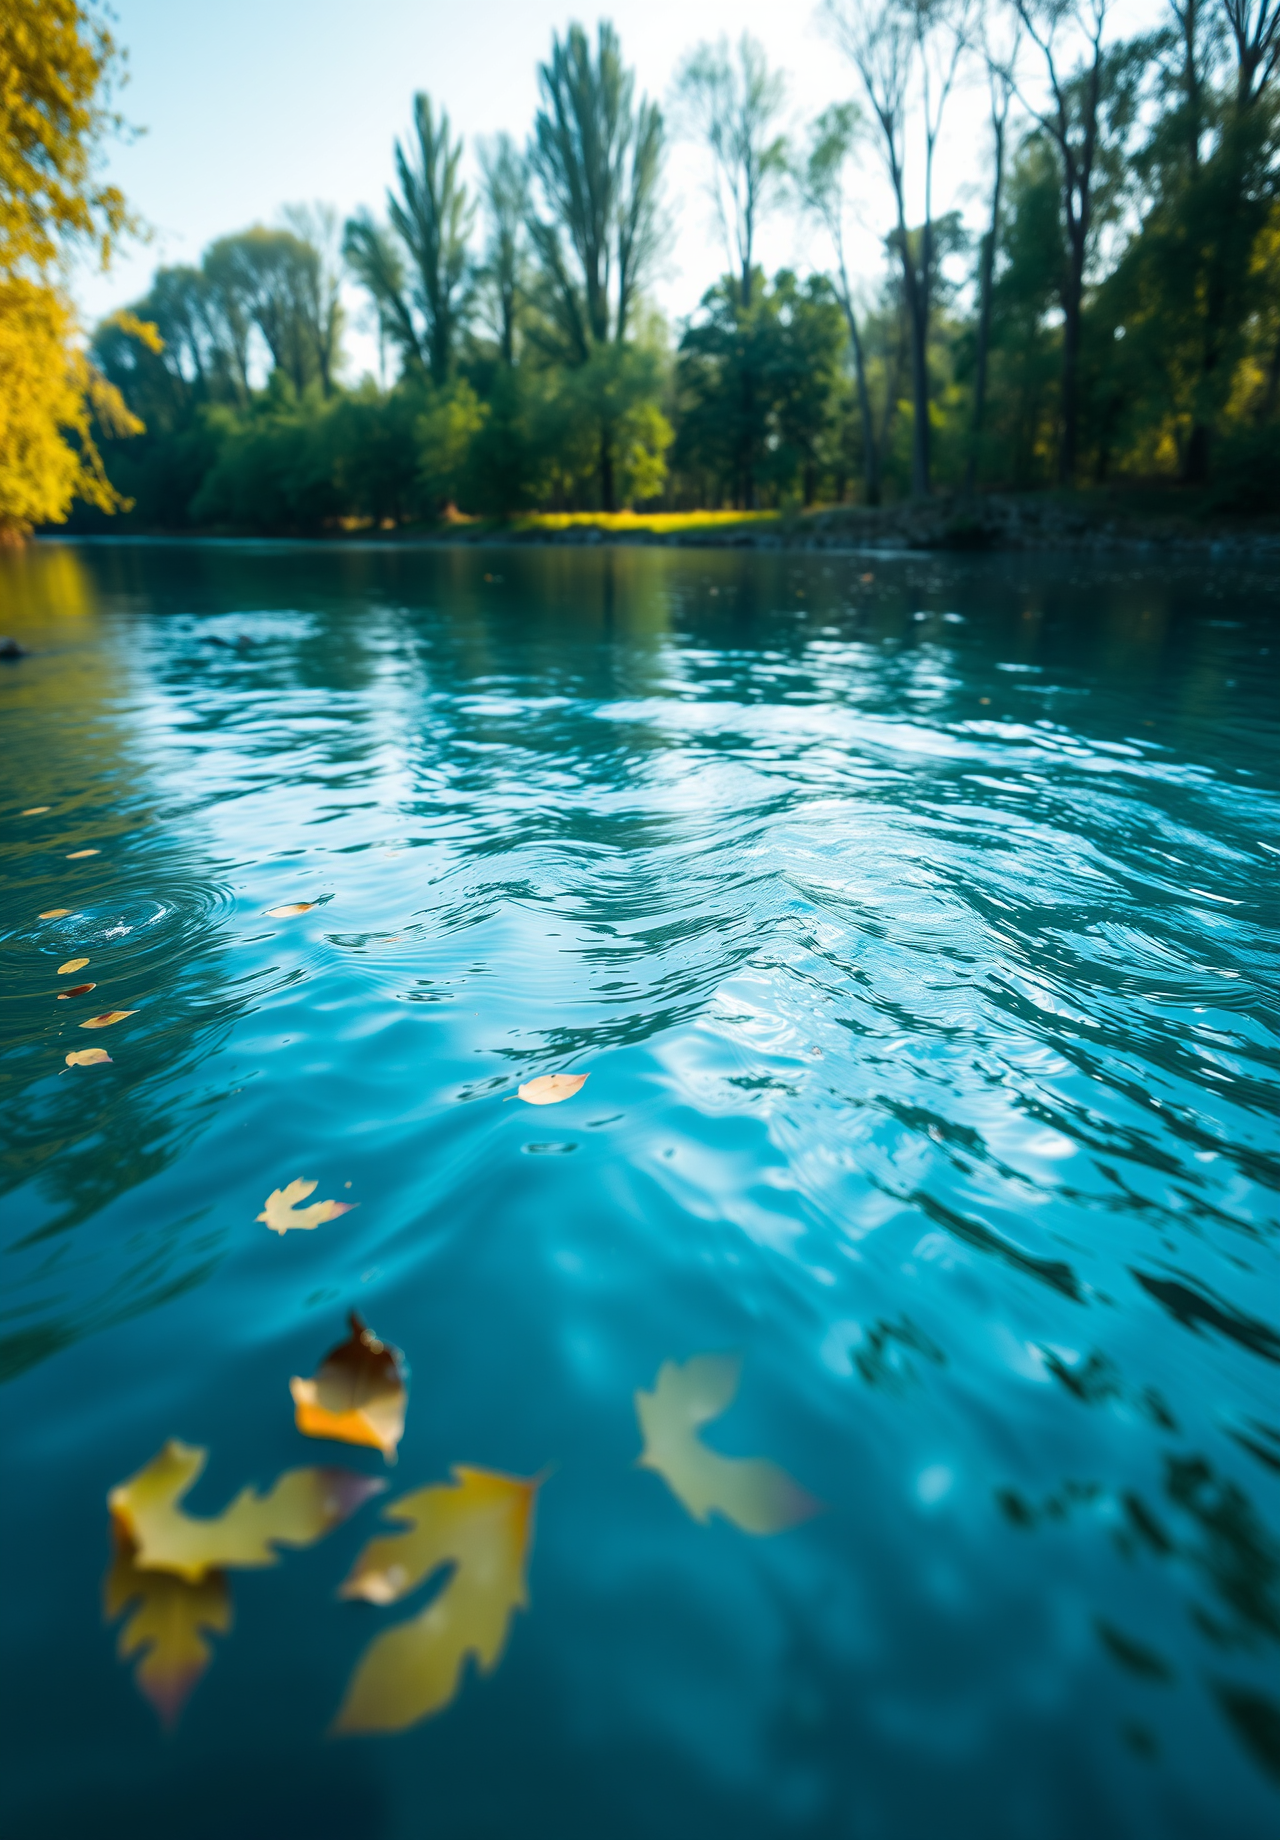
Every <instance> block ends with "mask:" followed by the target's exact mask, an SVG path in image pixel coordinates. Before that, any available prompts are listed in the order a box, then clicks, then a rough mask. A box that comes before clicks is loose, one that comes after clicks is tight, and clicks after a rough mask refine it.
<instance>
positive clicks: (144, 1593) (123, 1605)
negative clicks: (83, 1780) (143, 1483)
mask: <svg viewBox="0 0 1280 1840" xmlns="http://www.w3.org/2000/svg"><path fill="white" fill-rule="evenodd" d="M112 1530H113V1534H114V1538H115V1548H116V1552H115V1560H114V1562H113V1564H112V1567H111V1570H110V1571H109V1572H108V1573H107V1576H106V1578H105V1580H104V1581H103V1610H104V1612H105V1615H106V1619H107V1621H108V1622H109V1623H113V1622H114V1621H115V1619H116V1618H117V1617H118V1616H119V1615H120V1613H121V1611H123V1610H125V1609H127V1608H128V1606H129V1605H130V1604H134V1605H135V1608H134V1610H133V1611H132V1613H131V1615H130V1616H129V1618H128V1621H127V1622H126V1623H125V1625H124V1627H123V1628H122V1629H121V1631H120V1640H119V1643H118V1644H117V1649H116V1652H117V1654H118V1655H119V1656H120V1659H121V1660H122V1661H128V1660H129V1658H130V1656H132V1655H138V1656H139V1657H140V1658H139V1661H138V1665H137V1667H136V1668H135V1669H134V1673H133V1678H134V1680H135V1681H136V1683H137V1686H138V1689H139V1691H140V1692H142V1693H145V1695H146V1696H147V1698H148V1699H149V1700H150V1701H151V1704H152V1705H153V1706H154V1707H155V1709H156V1711H157V1712H158V1713H159V1715H160V1720H161V1723H162V1724H163V1725H165V1726H166V1727H172V1726H174V1725H176V1724H177V1722H178V1718H179V1716H180V1715H181V1712H182V1708H183V1707H184V1706H185V1705H186V1703H187V1701H188V1699H189V1698H190V1697H191V1692H192V1689H193V1688H194V1687H195V1685H196V1682H197V1681H198V1680H199V1678H200V1676H201V1675H202V1674H203V1673H204V1671H205V1669H206V1668H207V1667H208V1665H209V1663H210V1661H211V1660H212V1659H213V1654H212V1650H211V1649H210V1647H209V1644H208V1642H207V1641H206V1640H205V1631H210V1632H216V1633H217V1634H218V1635H225V1634H226V1633H227V1631H228V1630H229V1629H230V1627H231V1588H230V1586H229V1585H228V1583H227V1576H226V1573H225V1572H208V1573H206V1574H205V1576H204V1577H203V1578H202V1579H200V1581H199V1582H198V1583H197V1584H189V1583H188V1582H187V1580H186V1579H185V1578H176V1577H175V1576H174V1574H173V1573H172V1572H143V1571H139V1569H138V1567H137V1565H136V1564H135V1563H134V1546H133V1541H132V1540H131V1539H130V1538H129V1536H128V1534H127V1533H126V1532H125V1531H124V1529H123V1528H122V1527H120V1526H119V1524H118V1523H116V1522H114V1521H113V1523H112Z"/></svg>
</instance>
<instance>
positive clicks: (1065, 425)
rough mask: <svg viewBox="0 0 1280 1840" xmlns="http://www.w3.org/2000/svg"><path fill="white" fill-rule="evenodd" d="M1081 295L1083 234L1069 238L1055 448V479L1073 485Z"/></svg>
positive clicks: (1065, 484)
mask: <svg viewBox="0 0 1280 1840" xmlns="http://www.w3.org/2000/svg"><path fill="white" fill-rule="evenodd" d="M1083 296H1084V233H1083V231H1081V233H1080V235H1079V236H1078V237H1077V236H1073V237H1072V247H1071V266H1070V269H1069V270H1068V273H1067V286H1066V292H1065V298H1064V300H1063V302H1062V312H1063V324H1062V441H1061V444H1060V446H1059V449H1058V479H1059V483H1060V484H1062V485H1064V486H1071V485H1074V484H1075V477H1076V447H1077V439H1078V434H1079V422H1080V403H1079V378H1080V308H1081V302H1082V299H1083Z"/></svg>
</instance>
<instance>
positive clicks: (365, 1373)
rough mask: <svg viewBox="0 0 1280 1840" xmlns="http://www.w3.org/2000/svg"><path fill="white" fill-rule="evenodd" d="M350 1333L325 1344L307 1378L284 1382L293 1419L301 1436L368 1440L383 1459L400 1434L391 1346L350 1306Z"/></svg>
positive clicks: (399, 1379) (401, 1402)
mask: <svg viewBox="0 0 1280 1840" xmlns="http://www.w3.org/2000/svg"><path fill="white" fill-rule="evenodd" d="M349 1321H350V1323H351V1334H350V1335H349V1336H348V1337H347V1339H346V1341H345V1342H339V1343H338V1346H337V1347H336V1348H331V1349H330V1350H329V1352H328V1354H327V1355H326V1356H325V1358H324V1360H323V1361H321V1363H320V1365H319V1367H318V1368H317V1369H316V1372H315V1378H314V1379H312V1380H299V1379H298V1377H297V1375H296V1374H295V1375H294V1377H293V1379H292V1380H290V1382H289V1391H290V1392H291V1393H292V1394H293V1403H294V1421H295V1423H296V1424H297V1427H298V1429H299V1431H301V1432H302V1434H303V1436H304V1437H316V1438H337V1439H338V1440H339V1441H340V1442H341V1443H343V1444H371V1445H372V1446H373V1448H374V1449H375V1450H380V1451H381V1452H382V1454H383V1456H384V1457H385V1458H386V1460H387V1462H388V1463H394V1462H395V1460H396V1446H397V1445H398V1444H399V1442H400V1440H401V1438H402V1437H403V1436H404V1412H405V1401H406V1393H405V1384H404V1374H403V1371H402V1369H401V1366H400V1357H399V1354H398V1352H397V1350H396V1349H394V1348H388V1346H387V1344H386V1343H385V1342H380V1341H379V1340H378V1338H377V1336H376V1335H375V1334H374V1333H373V1331H372V1330H371V1329H367V1328H366V1327H365V1325H364V1323H363V1322H361V1320H360V1318H359V1316H358V1315H357V1314H356V1312H355V1311H354V1310H352V1312H351V1315H350V1318H349Z"/></svg>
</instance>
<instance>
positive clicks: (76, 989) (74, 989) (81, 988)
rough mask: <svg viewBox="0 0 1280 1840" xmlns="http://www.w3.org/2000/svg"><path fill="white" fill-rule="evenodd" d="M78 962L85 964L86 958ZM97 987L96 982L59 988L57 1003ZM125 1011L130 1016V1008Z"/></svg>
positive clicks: (131, 1013) (80, 995)
mask: <svg viewBox="0 0 1280 1840" xmlns="http://www.w3.org/2000/svg"><path fill="white" fill-rule="evenodd" d="M80 963H81V964H82V965H83V964H87V963H88V960H87V959H83V958H82V959H81V960H80ZM97 988H98V986H97V985H96V984H73V985H72V986H71V988H70V990H60V991H59V992H58V1001H59V1003H65V1002H66V1000H67V998H68V997H82V996H83V995H84V994H85V992H86V991H87V990H96V989H97ZM125 1013H126V1014H127V1015H130V1016H132V1015H133V1013H134V1012H133V1011H132V1010H127V1011H126V1012H125Z"/></svg>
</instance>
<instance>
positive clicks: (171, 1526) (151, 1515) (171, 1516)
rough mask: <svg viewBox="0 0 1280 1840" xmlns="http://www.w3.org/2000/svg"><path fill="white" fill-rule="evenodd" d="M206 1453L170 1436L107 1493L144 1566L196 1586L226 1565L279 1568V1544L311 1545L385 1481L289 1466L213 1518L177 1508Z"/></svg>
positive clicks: (140, 1565) (339, 1471) (344, 1471)
mask: <svg viewBox="0 0 1280 1840" xmlns="http://www.w3.org/2000/svg"><path fill="white" fill-rule="evenodd" d="M208 1456H209V1453H208V1451H207V1450H202V1449H201V1448H200V1447H199V1445H196V1444H183V1443H182V1442H181V1441H180V1440H179V1439H178V1438H170V1439H169V1441H168V1443H167V1444H166V1445H165V1447H164V1449H163V1450H162V1451H160V1452H159V1454H158V1455H157V1456H154V1457H152V1459H151V1461H150V1463H148V1464H147V1465H146V1467H145V1468H143V1469H140V1470H139V1471H138V1473H137V1475H136V1476H130V1478H129V1480H128V1481H127V1482H121V1483H118V1484H117V1485H116V1487H115V1488H114V1489H112V1491H111V1493H110V1494H109V1495H108V1496H107V1506H108V1507H109V1508H110V1510H111V1512H112V1514H113V1515H114V1516H115V1518H116V1520H117V1521H118V1522H119V1523H120V1525H121V1527H123V1529H124V1531H125V1532H126V1533H127V1534H128V1535H129V1537H130V1539H131V1540H132V1541H133V1542H134V1544H135V1546H136V1547H137V1553H136V1555H135V1559H134V1563H135V1564H136V1565H137V1566H138V1568H139V1570H141V1571H152V1570H158V1571H166V1572H177V1574H178V1575H179V1577H181V1578H187V1579H189V1580H190V1581H191V1582H192V1583H193V1584H194V1583H196V1582H198V1580H200V1579H201V1578H203V1577H204V1575H205V1573H206V1572H209V1571H213V1570H215V1569H218V1568H220V1567H222V1566H229V1565H234V1566H255V1567H256V1566H263V1565H275V1564H276V1563H277V1561H278V1559H279V1556H280V1555H279V1554H278V1553H277V1552H276V1551H275V1550H274V1548H275V1546H277V1545H281V1546H311V1545H313V1544H314V1543H315V1541H316V1540H318V1539H320V1538H321V1537H322V1536H323V1535H324V1534H326V1533H328V1531H329V1529H330V1528H331V1527H336V1526H337V1525H338V1523H339V1522H340V1521H345V1520H346V1518H347V1516H348V1515H350V1514H354V1513H355V1511H356V1509H357V1508H358V1507H359V1506H360V1504H361V1502H362V1501H365V1500H366V1499H367V1498H368V1497H369V1496H370V1495H377V1494H379V1493H380V1492H381V1490H382V1489H383V1488H384V1487H385V1486H386V1485H385V1484H384V1483H381V1482H379V1481H377V1480H376V1478H370V1477H368V1476H357V1475H356V1474H355V1472H354V1471H352V1470H349V1469H291V1470H286V1471H285V1473H284V1475H283V1476H277V1478H276V1480H275V1482H274V1483H273V1484H272V1486H271V1488H270V1489H268V1491H267V1493H266V1494H265V1495H259V1494H258V1493H257V1491H256V1490H255V1489H253V1488H244V1489H241V1491H240V1493H239V1494H238V1495H237V1496H236V1498H235V1500H234V1501H233V1502H231V1503H230V1504H229V1506H227V1507H225V1508H224V1509H223V1510H222V1513H221V1514H218V1515H214V1516H213V1517H212V1518H211V1519H200V1520H197V1519H196V1518H195V1517H194V1516H192V1515H190V1514H185V1513H184V1512H183V1510H182V1508H181V1507H180V1505H179V1504H180V1503H181V1501H182V1498H183V1496H184V1495H186V1494H187V1492H188V1491H189V1490H190V1488H191V1487H192V1485H193V1484H194V1482H195V1480H196V1478H197V1476H199V1474H200V1472H201V1471H202V1470H203V1468H204V1466H205V1463H206V1461H207V1460H208Z"/></svg>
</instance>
